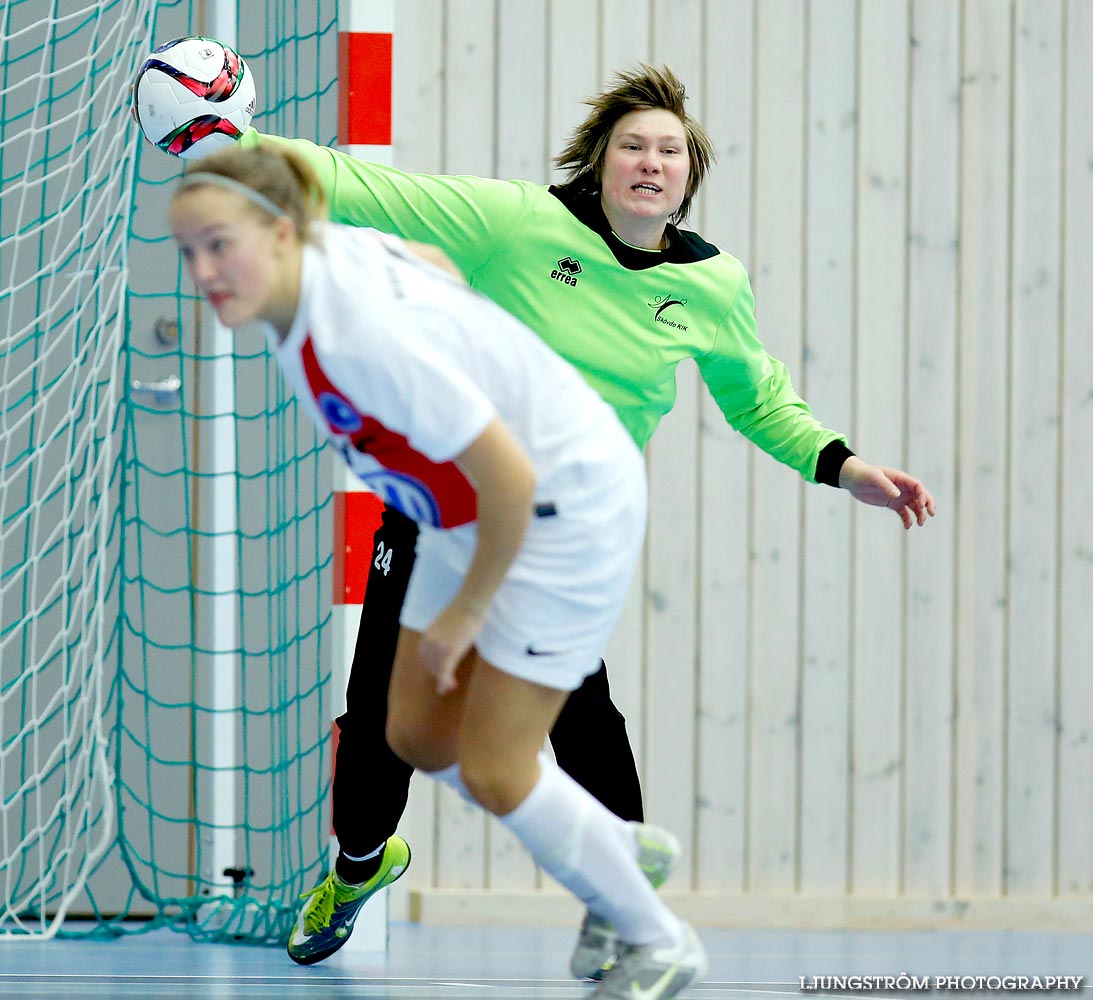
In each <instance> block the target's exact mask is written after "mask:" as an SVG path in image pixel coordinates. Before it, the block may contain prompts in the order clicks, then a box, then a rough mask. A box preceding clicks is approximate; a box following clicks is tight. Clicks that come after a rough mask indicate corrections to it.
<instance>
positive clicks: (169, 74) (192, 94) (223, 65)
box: [133, 37, 254, 159]
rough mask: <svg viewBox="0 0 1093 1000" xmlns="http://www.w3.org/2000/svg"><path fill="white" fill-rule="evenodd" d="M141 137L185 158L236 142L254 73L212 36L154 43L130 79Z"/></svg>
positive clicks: (250, 102)
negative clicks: (132, 81)
mask: <svg viewBox="0 0 1093 1000" xmlns="http://www.w3.org/2000/svg"><path fill="white" fill-rule="evenodd" d="M133 107H134V109H135V110H136V116H137V123H138V124H139V125H140V129H141V131H142V132H143V133H144V137H145V138H146V139H147V140H148V141H149V142H150V143H152V144H153V145H154V146H156V147H157V148H158V149H162V150H163V151H164V152H165V153H170V154H171V155H172V156H181V157H183V158H186V159H190V158H196V157H199V156H205V155H207V154H208V153H212V152H214V151H215V150H217V149H222V148H224V147H225V146H230V145H231V144H232V143H234V142H235V141H236V140H237V139H238V138H239V137H240V136H241V135H242V134H243V132H244V131H246V128H247V126H248V125H249V124H250V120H251V116H252V115H253V114H254V78H253V77H252V76H251V72H250V70H249V69H248V68H247V64H246V63H245V62H243V59H242V57H241V56H240V55H239V53H238V52H236V51H235V50H234V49H232V48H230V47H229V46H227V45H224V44H223V43H222V42H218V41H216V39H214V38H199V37H194V38H176V39H174V40H173V41H170V42H167V43H165V44H164V45H161V46H160V47H159V48H157V49H156V50H155V51H154V52H153V53H152V54H151V55H150V56H149V57H148V58H147V59H146V60H145V61H144V64H143V65H142V66H141V68H140V69H139V70H137V78H136V81H135V82H134V84H133Z"/></svg>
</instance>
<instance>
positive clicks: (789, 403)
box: [696, 268, 851, 486]
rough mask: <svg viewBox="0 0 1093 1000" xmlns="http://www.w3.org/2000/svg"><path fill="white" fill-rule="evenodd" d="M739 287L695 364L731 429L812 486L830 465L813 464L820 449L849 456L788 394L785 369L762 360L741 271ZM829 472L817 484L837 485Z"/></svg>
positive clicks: (789, 384)
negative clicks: (708, 345)
mask: <svg viewBox="0 0 1093 1000" xmlns="http://www.w3.org/2000/svg"><path fill="white" fill-rule="evenodd" d="M738 281H739V284H738V286H737V288H736V290H735V293H734V294H733V296H732V301H731V305H730V307H729V309H728V311H727V312H726V314H725V316H724V317H723V319H722V321H721V324H720V326H719V328H718V330H717V336H716V338H715V340H714V343H713V345H712V347H711V350H710V351H709V352H708V353H706V354H705V355H702V356H700V357H698V358H696V361H697V363H698V368H699V371H700V372H701V374H702V378H703V380H704V381H705V382H706V385H707V387H708V388H709V390H710V393H711V395H712V396H713V398H714V400H715V401H716V402H717V405H718V407H719V408H720V409H721V412H722V413H723V414H724V415H725V419H726V420H727V421H728V422H729V425H730V426H732V427H733V428H734V429H735V430H738V431H739V432H740V433H741V434H743V435H744V436H745V437H746V438H747V439H748V440H749V441H751V442H752V443H753V444H755V445H757V446H758V447H759V448H761V449H762V450H763V451H765V452H766V453H767V454H768V455H771V456H772V457H773V458H775V459H777V460H778V461H779V462H782V463H783V464H785V465H788V466H789V467H790V468H792V469H795V470H796V471H797V472H799V473H800V474H801V476H803V477H804V478H805V479H806V480H807V481H808V482H817V481H818V479H817V472H818V471H823V470H824V469H825V466H826V464H830V463H824V464H821V463H820V462H818V456H820V455H821V453H823V452H824V451H825V449H828V448H829V447H830V448H831V452H832V453H833V455H832V457H834V458H836V459H843V458H846V457H847V456H848V455H850V454H851V452H850V451H849V449H848V448H847V447H846V441H845V439H844V438H843V436H842V435H841V434H839V433H838V432H836V431H833V430H830V429H829V428H827V427H824V426H823V424H821V423H820V422H819V421H818V420H817V419H816V418H815V417H814V416H813V415H812V411H811V410H810V409H809V407H808V404H807V403H806V402H805V401H804V400H803V399H802V398H801V397H800V396H799V395H798V394H797V392H796V390H795V389H794V388H793V383H792V380H791V378H790V375H789V371H788V369H787V368H786V366H785V365H784V364H782V362H781V361H779V360H778V359H777V358H773V357H771V356H770V355H769V354H767V352H766V349H765V348H764V347H763V344H762V342H761V341H760V339H759V336H758V332H757V328H756V323H755V299H754V297H753V296H752V292H751V286H750V284H749V282H748V279H747V275H746V274H745V273H744V272H743V269H742V268H741V269H740V272H739V275H738ZM835 452H837V453H838V454H837V455H834V453H835ZM831 471H832V476H831V477H830V478H822V479H820V480H819V481H826V482H828V483H829V484H830V485H832V486H835V485H837V481H836V480H837V476H838V466H837V465H836V466H835V468H834V469H833V470H831Z"/></svg>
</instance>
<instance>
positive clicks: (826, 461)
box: [816, 441, 854, 489]
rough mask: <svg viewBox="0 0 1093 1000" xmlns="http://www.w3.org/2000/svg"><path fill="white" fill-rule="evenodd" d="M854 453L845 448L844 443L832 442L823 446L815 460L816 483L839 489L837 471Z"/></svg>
mask: <svg viewBox="0 0 1093 1000" xmlns="http://www.w3.org/2000/svg"><path fill="white" fill-rule="evenodd" d="M853 454H854V453H853V452H852V451H851V450H850V449H849V448H847V446H846V442H845V441H832V442H831V443H830V444H828V445H825V447H824V449H823V451H821V452H820V457H819V458H818V459H816V482H818V483H823V484H824V485H825V486H834V487H835V489H838V488H839V470H840V469H842V467H843V462H845V461H846V460H847V459H848V458H850V456H851V455H853Z"/></svg>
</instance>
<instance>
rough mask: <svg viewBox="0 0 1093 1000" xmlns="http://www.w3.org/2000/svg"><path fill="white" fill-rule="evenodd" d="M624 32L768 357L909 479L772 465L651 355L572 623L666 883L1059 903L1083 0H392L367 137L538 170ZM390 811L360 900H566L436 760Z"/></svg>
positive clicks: (1090, 205)
mask: <svg viewBox="0 0 1093 1000" xmlns="http://www.w3.org/2000/svg"><path fill="white" fill-rule="evenodd" d="M639 60H645V61H650V62H657V63H659V62H666V63H668V64H670V65H672V66H673V67H674V68H675V70H676V71H677V72H678V73H679V75H680V76H681V77H682V78H683V79H684V81H685V82H686V83H687V85H688V89H689V93H690V95H691V108H692V111H693V112H694V113H695V114H696V116H697V117H698V118H699V119H700V120H701V121H703V122H704V123H705V124H706V126H707V127H708V129H709V131H710V133H711V135H712V137H713V140H714V143H715V147H716V152H717V166H716V168H715V169H714V171H713V173H712V176H711V177H710V178H709V180H708V181H707V182H706V185H705V188H704V190H703V192H702V194H701V195H700V198H699V200H698V202H697V204H696V210H695V212H694V214H693V217H692V220H691V224H692V225H693V226H694V227H695V228H696V229H698V230H699V231H700V232H701V233H702V234H703V235H704V236H706V237H707V238H708V239H710V240H712V241H713V242H715V243H717V244H718V245H720V246H722V247H723V248H724V249H726V250H728V251H729V252H731V253H733V254H735V255H736V256H738V257H740V258H741V259H742V260H743V261H744V263H745V265H746V266H747V267H748V270H749V272H750V274H751V276H752V280H753V283H754V286H755V290H756V295H757V299H758V317H759V322H760V330H761V333H762V336H763V338H764V340H765V342H766V344H767V347H768V349H769V350H770V352H771V353H772V354H775V355H776V356H778V357H780V358H782V359H783V360H784V361H786V362H787V364H788V365H789V367H790V369H791V371H792V372H793V373H794V377H795V381H796V384H797V386H798V388H799V389H800V390H801V392H802V394H803V395H804V396H805V397H806V398H807V399H808V400H809V402H810V404H811V405H812V407H813V409H814V411H815V412H816V414H817V415H818V416H819V417H820V418H821V419H822V420H823V421H824V422H826V423H827V424H828V425H829V426H834V427H837V428H840V429H843V430H845V431H846V432H847V433H848V435H849V438H850V441H851V445H852V447H854V448H855V449H856V450H858V451H859V452H860V453H861V454H862V455H863V456H865V457H867V458H869V459H871V460H873V461H876V462H879V463H881V464H889V465H894V466H900V467H904V468H907V469H909V470H911V471H913V472H915V473H916V474H918V475H920V476H921V477H922V478H923V479H924V480H925V481H926V482H927V483H928V484H929V486H930V487H931V488H932V490H933V491H934V493H935V495H936V496H937V500H938V509H939V515H938V517H937V519H936V520H935V522H934V523H931V524H930V525H929V526H928V528H927V529H926V530H924V531H919V530H915V531H912V532H910V533H908V534H904V533H903V532H902V530H901V529H900V526H899V523H898V521H897V520H896V518H895V517H893V516H892V515H890V514H888V513H886V512H883V511H878V510H873V509H867V508H863V507H858V506H857V505H854V504H853V503H852V501H850V499H849V498H848V497H847V496H846V495H844V494H840V493H839V492H837V491H834V490H831V489H828V488H826V487H809V486H806V485H804V484H803V483H802V482H801V481H800V480H799V479H798V478H797V477H796V475H795V474H794V473H792V472H790V471H789V470H787V469H785V468H784V467H782V466H779V465H778V464H777V463H775V462H774V461H773V460H771V459H770V458H769V457H767V456H765V455H763V454H761V453H759V452H758V451H757V450H756V449H754V448H752V447H751V446H750V445H748V444H746V442H744V441H743V440H742V439H741V438H739V437H738V436H737V435H736V434H734V433H733V432H732V431H731V430H729V429H728V428H727V427H726V426H725V425H724V422H723V420H722V419H721V417H720V414H719V413H718V411H717V409H716V407H715V406H714V405H713V403H712V401H711V400H710V398H709V396H708V394H707V392H706V390H705V388H704V387H703V385H702V384H701V381H700V380H699V378H698V374H697V370H696V369H695V368H694V367H693V366H692V365H686V366H683V367H681V369H680V371H679V377H678V381H679V400H678V403H677V405H676V407H675V409H674V411H673V412H672V413H671V415H670V416H669V417H668V418H667V419H666V420H665V421H664V423H663V425H662V426H661V428H660V430H659V431H658V433H657V435H656V436H655V438H654V440H653V442H652V444H651V445H650V447H649V449H648V461H649V469H650V489H651V510H650V523H649V537H648V543H647V546H646V553H645V559H644V562H643V566H642V571H641V575H640V579H639V580H638V581H636V583H635V586H634V589H633V591H632V593H631V595H630V600H629V602H628V604H627V606H626V610H625V613H624V616H623V620H622V622H621V624H620V627H619V630H618V633H617V635H616V637H615V639H614V641H613V643H612V645H611V648H610V649H609V650H608V653H607V659H608V663H609V665H610V668H611V671H610V672H611V678H612V684H613V688H614V690H615V692H616V694H617V699H618V702H619V704H620V706H621V708H622V710H623V711H624V713H625V714H626V715H627V717H628V719H629V724H630V731H631V735H632V738H633V743H634V747H635V750H636V753H637V756H638V760H639V762H640V766H641V769H642V775H643V781H644V786H645V792H646V799H647V807H648V813H649V815H650V817H652V818H655V819H656V820H658V821H660V822H662V823H664V824H665V825H667V826H670V827H671V828H673V829H674V830H675V831H676V832H677V833H679V835H680V836H681V837H682V839H683V841H684V843H685V844H686V845H687V846H688V848H689V853H688V856H687V859H686V861H685V863H684V864H683V865H682V866H681V870H680V871H679V872H678V873H677V874H676V875H675V876H674V877H673V880H672V881H671V882H670V883H669V886H668V887H667V888H668V890H669V891H670V892H673V893H674V896H673V898H674V899H676V900H677V902H678V903H679V905H680V907H681V908H682V909H687V908H688V907H689V908H690V912H692V913H693V914H696V915H697V917H698V918H699V919H704V920H706V921H707V922H720V923H731V922H733V921H742V922H752V923H758V922H771V923H778V922H783V923H785V922H788V923H793V922H797V923H805V922H814V923H839V922H843V923H847V922H854V921H855V920H868V921H874V920H888V921H890V922H904V923H906V922H908V921H912V922H913V921H916V920H917V921H919V922H925V923H930V922H939V921H942V922H943V921H944V920H946V919H961V920H964V921H965V922H975V921H976V920H977V919H978V920H979V922H983V923H995V924H1006V925H1009V924H1022V923H1024V924H1029V923H1034V924H1035V923H1039V924H1046V925H1051V924H1053V923H1058V922H1060V921H1061V922H1062V923H1064V924H1065V925H1066V926H1073V925H1074V921H1075V920H1080V921H1084V922H1085V923H1086V924H1089V925H1091V926H1093V919H1091V914H1093V851H1091V847H1093V796H1091V794H1090V790H1091V788H1093V728H1091V723H1090V718H1091V716H1093V669H1091V668H1093V614H1091V611H1093V607H1091V605H1093V598H1091V597H1090V595H1091V594H1093V519H1091V518H1090V516H1089V512H1090V511H1091V510H1093V462H1091V460H1090V454H1091V452H1090V445H1089V442H1090V440H1091V439H1093V338H1091V336H1090V328H1091V323H1093V281H1091V280H1090V271H1089V268H1090V261H1091V260H1093V236H1091V233H1093V118H1091V117H1090V115H1089V106H1088V95H1089V94H1090V93H1093V2H1091V0H963V2H959V3H957V2H951V0H908V2H904V0H808V2H802V0H405V2H400V3H399V5H398V10H397V21H396V43H395V75H396V85H395V104H396V122H395V158H396V163H397V164H398V165H400V166H402V167H403V168H405V169H410V170H421V171H429V172H444V173H475V174H483V175H491V176H500V177H526V178H531V179H534V180H538V181H542V182H547V181H548V180H550V179H551V178H552V177H553V176H554V175H552V173H551V167H550V162H549V158H550V156H551V155H552V154H553V153H554V152H556V151H557V150H558V149H560V147H561V145H562V143H563V141H564V139H565V137H566V135H567V134H568V131H569V130H570V129H571V128H572V126H573V125H574V124H576V122H577V121H578V120H579V119H580V117H582V115H583V107H582V105H581V101H582V99H583V98H584V97H586V96H587V95H589V94H591V93H593V92H594V91H596V90H597V89H598V88H599V87H600V86H601V85H602V84H603V83H604V81H605V80H607V79H608V78H609V76H610V75H611V74H612V72H613V71H614V70H616V69H619V68H624V67H628V66H632V65H633V64H635V63H636V62H637V61H639ZM405 832H406V834H407V836H408V837H409V838H410V839H411V841H412V844H413V849H414V854H415V864H414V866H413V867H412V869H411V871H410V873H409V874H408V875H407V877H406V878H405V879H404V880H403V881H402V882H400V883H399V886H398V887H397V891H396V892H395V893H394V895H393V902H394V910H393V912H394V913H395V915H396V916H405V915H406V914H408V913H410V912H413V913H415V914H417V915H419V916H422V917H423V918H425V919H429V918H433V919H465V920H491V919H504V920H520V919H528V918H529V917H530V918H532V919H538V920H542V919H549V917H550V914H551V913H554V912H557V913H559V914H564V916H565V919H569V918H570V917H571V911H570V910H567V909H565V907H564V906H561V904H559V905H560V906H561V908H560V909H559V908H555V909H554V910H552V909H551V905H548V903H546V902H544V901H543V900H542V899H537V902H536V903H535V904H534V905H529V903H528V898H527V893H528V892H529V891H534V890H537V889H538V888H540V887H541V886H542V885H543V880H542V878H541V876H540V875H539V874H538V873H537V872H536V870H535V868H534V866H533V865H531V863H530V862H529V861H528V860H527V858H526V857H525V856H524V854H523V852H522V851H521V849H520V847H519V845H518V844H516V843H515V842H514V841H513V840H512V838H511V837H509V836H508V835H507V834H506V833H505V832H504V831H503V830H502V829H501V828H500V827H499V826H497V825H496V824H494V823H492V822H487V821H486V820H484V819H483V817H482V816H481V815H480V814H478V813H477V812H476V811H475V810H473V809H471V808H470V807H468V806H466V805H465V804H463V803H462V802H460V801H458V800H457V799H456V798H455V797H454V796H452V795H449V794H448V793H447V790H438V789H437V788H435V787H434V786H433V785H432V784H431V783H430V782H427V781H425V780H423V779H420V778H419V779H418V780H417V781H416V782H415V787H414V791H413V794H412V799H411V806H410V810H409V812H408V814H407V818H406V823H405ZM551 898H553V897H551ZM957 903H959V905H955V904H957ZM856 904H860V905H857V908H855V906H856ZM950 904H952V905H950ZM977 915H978V916H977ZM1061 915H1065V916H1061Z"/></svg>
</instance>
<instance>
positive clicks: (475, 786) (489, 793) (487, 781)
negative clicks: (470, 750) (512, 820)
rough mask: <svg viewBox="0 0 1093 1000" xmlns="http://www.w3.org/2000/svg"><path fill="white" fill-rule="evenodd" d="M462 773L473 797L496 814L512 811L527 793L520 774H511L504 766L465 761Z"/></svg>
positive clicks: (487, 809)
mask: <svg viewBox="0 0 1093 1000" xmlns="http://www.w3.org/2000/svg"><path fill="white" fill-rule="evenodd" d="M460 775H461V776H462V778H463V784H464V785H465V786H466V788H467V792H468V794H469V795H470V796H471V798H472V799H474V801H475V802H477V803H478V804H479V805H480V806H481V807H482V808H483V809H485V810H486V811H487V812H489V813H492V814H493V815H494V816H504V815H505V814H506V813H510V812H512V810H513V809H515V808H516V807H517V806H518V805H519V804H520V803H521V802H522V801H523V800H524V798H525V797H526V794H527V789H526V788H524V783H523V782H521V781H520V780H518V777H519V776H518V775H514V774H511V773H510V772H509V771H508V770H507V769H506V768H505V767H504V766H497V765H495V764H492V763H487V764H481V763H477V762H475V761H463V762H462V763H461V767H460Z"/></svg>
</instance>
